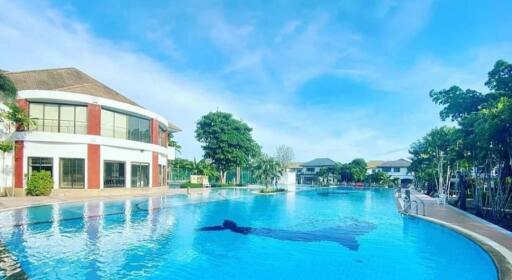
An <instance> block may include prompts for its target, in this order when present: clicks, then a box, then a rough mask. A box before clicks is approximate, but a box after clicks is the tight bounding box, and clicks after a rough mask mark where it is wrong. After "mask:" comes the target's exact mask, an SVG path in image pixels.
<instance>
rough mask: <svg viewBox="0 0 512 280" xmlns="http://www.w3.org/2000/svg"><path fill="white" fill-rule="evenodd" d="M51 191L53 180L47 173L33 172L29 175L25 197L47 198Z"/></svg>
mask: <svg viewBox="0 0 512 280" xmlns="http://www.w3.org/2000/svg"><path fill="white" fill-rule="evenodd" d="M52 189H53V178H52V175H51V174H50V172H48V171H35V172H33V173H32V174H30V178H29V179H28V182H27V189H26V190H25V192H26V194H27V195H30V196H41V195H44V196H47V195H50V193H51V192H52Z"/></svg>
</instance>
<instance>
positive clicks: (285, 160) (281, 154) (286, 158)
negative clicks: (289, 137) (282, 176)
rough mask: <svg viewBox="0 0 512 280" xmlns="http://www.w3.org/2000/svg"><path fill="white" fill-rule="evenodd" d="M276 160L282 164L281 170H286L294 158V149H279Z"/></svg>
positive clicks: (284, 147)
mask: <svg viewBox="0 0 512 280" xmlns="http://www.w3.org/2000/svg"><path fill="white" fill-rule="evenodd" d="M275 158H276V160H277V161H279V163H280V164H281V168H282V169H283V170H286V168H288V166H289V164H290V163H291V162H292V160H293V158H294V153H293V149H292V147H290V146H286V145H281V146H279V147H277V150H276V155H275Z"/></svg>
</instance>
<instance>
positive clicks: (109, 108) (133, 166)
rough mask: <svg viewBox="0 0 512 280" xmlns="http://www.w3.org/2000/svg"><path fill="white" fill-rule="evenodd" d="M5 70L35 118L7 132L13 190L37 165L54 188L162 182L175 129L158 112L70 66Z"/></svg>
mask: <svg viewBox="0 0 512 280" xmlns="http://www.w3.org/2000/svg"><path fill="white" fill-rule="evenodd" d="M4 74H5V75H6V76H8V77H9V78H10V79H11V80H12V81H13V82H14V84H15V85H16V87H17V89H18V97H17V103H18V105H19V106H20V107H21V108H23V109H24V110H25V111H26V112H28V114H29V116H30V118H31V119H32V121H33V122H34V125H33V126H31V127H29V128H28V129H22V130H18V131H16V132H15V133H14V136H13V138H14V140H15V150H14V166H13V173H14V176H13V177H14V179H13V185H14V190H15V193H19V194H22V193H24V191H23V189H24V188H25V187H26V184H27V180H28V178H29V177H30V174H31V173H32V172H34V171H40V170H46V171H48V172H50V173H51V174H52V177H53V181H54V189H107V188H152V187H160V186H166V185H167V162H168V160H170V159H174V153H175V152H174V148H172V147H168V146H167V144H168V137H169V133H174V132H177V131H179V129H178V128H177V127H176V126H174V125H172V124H170V123H169V122H168V120H166V119H165V118H164V117H162V116H161V115H159V114H157V113H154V112H152V111H149V110H147V109H144V108H142V107H141V106H139V105H137V104H136V103H135V102H133V101H131V100H130V99H128V98H126V97H124V96H122V95H121V94H119V93H117V92H116V91H114V90H112V89H110V88H108V87H107V86H105V85H103V84H101V83H100V82H98V81H96V80H94V79H93V78H91V77H89V76H87V75H86V74H85V73H83V72H81V71H79V70H77V69H74V68H65V69H49V70H35V71H25V72H7V73H4Z"/></svg>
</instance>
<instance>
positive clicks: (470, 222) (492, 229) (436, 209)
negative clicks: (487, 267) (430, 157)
mask: <svg viewBox="0 0 512 280" xmlns="http://www.w3.org/2000/svg"><path fill="white" fill-rule="evenodd" d="M411 201H416V202H417V204H418V214H416V206H415V205H414V206H413V207H412V208H413V211H410V212H412V213H409V215H411V216H414V217H417V218H421V219H424V220H428V221H431V222H434V223H437V224H440V225H442V226H445V227H448V228H450V229H452V230H455V231H456V232H458V233H460V234H462V235H464V236H466V237H468V238H470V239H472V240H473V241H475V242H476V243H477V244H479V245H480V246H481V247H482V248H484V249H485V250H486V251H487V252H488V253H489V254H490V255H491V257H492V258H493V260H494V262H495V264H496V266H497V268H498V272H499V277H500V279H512V232H510V231H507V230H505V229H503V228H501V227H499V226H496V225H494V224H492V223H489V222H487V221H485V220H483V219H481V218H478V217H476V216H474V215H472V214H470V213H467V212H464V211H462V210H460V209H458V208H455V207H453V206H451V205H448V204H438V203H437V202H436V200H435V199H434V198H432V197H430V196H427V195H424V194H422V193H419V192H415V191H412V192H411ZM400 208H401V207H400ZM423 210H424V212H423Z"/></svg>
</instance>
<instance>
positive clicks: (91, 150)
mask: <svg viewBox="0 0 512 280" xmlns="http://www.w3.org/2000/svg"><path fill="white" fill-rule="evenodd" d="M100 164H101V163H100V145H96V144H87V171H88V173H87V188H89V189H99V188H100V177H101V176H100Z"/></svg>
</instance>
